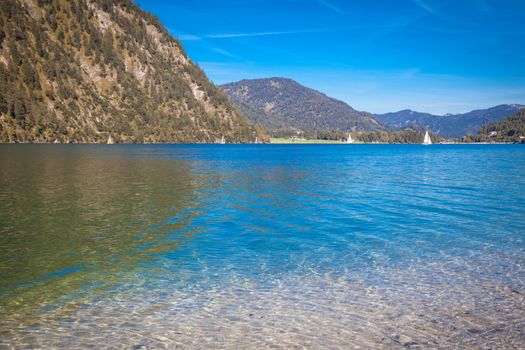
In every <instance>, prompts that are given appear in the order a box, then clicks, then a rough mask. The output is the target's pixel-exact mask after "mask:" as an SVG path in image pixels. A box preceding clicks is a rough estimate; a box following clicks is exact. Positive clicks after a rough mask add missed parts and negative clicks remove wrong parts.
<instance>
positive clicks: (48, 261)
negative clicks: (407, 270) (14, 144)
mask: <svg viewBox="0 0 525 350" xmlns="http://www.w3.org/2000/svg"><path fill="white" fill-rule="evenodd" d="M39 151H41V149H40V150H39ZM79 152H80V153H79ZM42 154H44V156H38V157H36V156H34V153H32V149H31V147H30V146H28V147H26V148H2V149H1V150H0V164H1V165H2V166H1V167H0V196H1V198H0V222H1V226H0V237H1V240H2V244H1V246H0V274H1V275H2V278H1V279H0V291H1V293H2V298H1V301H0V308H1V309H2V313H3V314H4V315H5V313H9V312H11V311H13V310H16V312H17V313H23V312H29V311H31V310H33V309H35V308H40V307H43V306H44V307H45V306H46V305H54V304H55V303H57V299H61V298H65V299H66V300H71V299H73V298H79V297H80V298H81V297H82V295H90V297H93V296H92V294H93V293H102V292H103V291H104V290H107V289H114V288H118V287H119V282H120V281H122V282H125V283H126V284H131V285H134V284H136V285H140V284H142V283H145V279H146V278H153V276H154V272H150V273H149V274H147V275H146V274H141V273H140V272H139V271H140V269H141V268H145V266H147V263H148V261H150V260H151V259H155V258H157V257H158V256H159V255H161V254H163V253H168V252H173V251H176V250H177V249H180V248H181V246H182V245H184V244H186V243H187V241H188V240H189V239H191V237H192V236H193V235H194V234H196V233H197V231H198V228H195V227H191V228H188V225H190V224H191V222H192V220H194V219H195V217H196V216H197V215H198V211H196V210H188V208H193V207H195V192H196V188H197V187H199V186H201V184H202V183H205V182H206V181H200V178H199V176H197V177H196V176H192V175H191V171H190V166H189V164H188V162H187V161H184V160H165V159H164V160H163V159H133V158H116V157H104V156H103V155H104V151H103V150H102V151H99V154H97V155H96V156H94V155H93V154H90V153H88V154H83V153H82V150H76V149H75V148H72V149H68V150H67V151H62V152H61V153H55V152H54V149H52V148H50V149H49V152H48V153H45V152H44V153H40V155H42ZM46 154H49V155H46ZM202 176H204V175H201V177H202ZM174 218H175V219H174ZM133 277H134V278H133ZM173 278H176V276H173Z"/></svg>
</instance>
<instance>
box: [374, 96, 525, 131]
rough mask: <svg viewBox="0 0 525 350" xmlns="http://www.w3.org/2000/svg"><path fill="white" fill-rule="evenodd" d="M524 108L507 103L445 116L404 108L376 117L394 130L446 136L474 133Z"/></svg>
mask: <svg viewBox="0 0 525 350" xmlns="http://www.w3.org/2000/svg"><path fill="white" fill-rule="evenodd" d="M522 108H525V106H524V105H518V104H510V105H509V104H505V105H499V106H496V107H492V108H488V109H479V110H475V111H471V112H468V113H463V114H447V115H444V116H440V115H433V114H429V113H421V112H415V111H411V110H403V111H399V112H394V113H386V114H376V115H375V116H374V117H375V118H376V119H377V120H378V121H379V122H380V123H382V124H383V125H385V126H386V127H387V128H389V129H393V130H402V129H406V128H409V127H411V128H415V129H428V130H430V131H431V132H432V133H434V134H437V135H440V136H444V137H462V136H465V135H474V134H476V133H477V132H478V130H479V129H480V127H481V126H483V125H485V124H488V123H492V122H497V121H499V120H501V119H503V118H505V117H508V116H510V115H512V114H514V113H516V112H518V111H519V110H521V109H522Z"/></svg>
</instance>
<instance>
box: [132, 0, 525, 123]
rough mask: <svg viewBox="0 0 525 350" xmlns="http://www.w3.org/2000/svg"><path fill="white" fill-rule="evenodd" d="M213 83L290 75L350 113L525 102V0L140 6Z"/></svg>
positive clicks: (164, 0) (295, 0) (200, 1)
mask: <svg viewBox="0 0 525 350" xmlns="http://www.w3.org/2000/svg"><path fill="white" fill-rule="evenodd" d="M137 3H138V4H139V5H140V6H141V7H142V8H144V9H145V10H147V11H149V12H152V13H154V14H155V15H157V16H158V17H159V18H160V20H161V21H162V22H163V23H164V25H165V26H166V27H167V28H168V29H169V30H170V32H171V33H172V34H173V35H174V36H176V37H178V38H179V39H180V40H181V41H182V43H183V45H184V47H185V49H186V51H187V52H188V54H189V56H190V57H191V58H192V60H193V61H195V62H197V63H198V64H199V65H200V66H201V68H203V70H204V71H205V72H206V74H207V75H208V77H209V78H210V79H211V80H212V81H214V82H215V83H216V84H223V83H227V82H231V81H237V80H241V79H253V78H264V77H275V76H279V77H289V78H292V79H295V80H297V81H298V82H300V83H301V84H304V85H306V86H308V87H311V88H314V89H316V90H320V91H322V92H324V93H326V94H327V95H329V96H332V97H335V98H338V99H340V100H343V101H345V102H348V103H349V104H350V105H352V106H353V107H354V108H356V109H359V110H366V111H369V112H373V113H383V112H389V111H397V110H401V109H405V108H409V109H414V110H418V111H423V112H431V113H437V114H444V113H457V112H465V111H469V110H472V109H477V108H486V107H491V106H494V105H497V104H502V103H521V104H525V24H523V22H525V1H523V0H450V1H448V0H382V1H381V0H376V1H371V0H349V1H337V0H224V1H216V0H215V1H213V0H176V1H168V0H155V1H153V0H137Z"/></svg>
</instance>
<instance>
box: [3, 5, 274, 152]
mask: <svg viewBox="0 0 525 350" xmlns="http://www.w3.org/2000/svg"><path fill="white" fill-rule="evenodd" d="M0 86H1V89H0V141H2V142H52V141H54V140H58V141H61V142H105V141H106V140H107V139H108V137H109V135H110V134H111V135H112V137H113V139H115V140H116V141H117V142H215V141H216V140H219V139H221V138H222V137H223V136H224V137H225V139H226V140H227V141H228V142H250V141H252V140H253V139H255V137H256V136H258V137H259V139H264V138H265V135H264V133H263V132H262V131H261V130H260V129H258V128H256V127H254V126H252V125H251V124H250V123H249V122H248V121H247V120H246V119H245V118H244V116H242V115H241V113H240V112H239V111H238V110H237V108H236V107H235V106H234V105H233V104H232V103H231V102H230V100H229V99H228V97H227V96H226V95H225V94H224V92H223V91H221V90H220V89H218V88H217V87H215V86H214V85H213V84H212V83H210V81H209V80H208V79H207V78H206V76H205V75H204V73H203V72H202V71H201V70H200V69H199V68H198V67H197V66H196V65H195V64H194V63H192V62H191V60H190V59H189V58H188V56H187V55H186V53H185V52H184V49H183V47H182V46H181V44H180V43H179V42H178V41H177V40H175V39H174V38H173V37H172V36H171V35H170V34H169V33H168V32H167V30H166V29H165V28H164V27H163V26H162V24H161V23H160V22H159V21H158V19H157V18H156V17H154V16H152V15H151V14H148V13H146V12H144V11H142V10H141V9H140V8H139V7H138V6H137V5H135V4H134V3H133V2H132V1H131V0H117V1H110V0H2V1H1V2H0Z"/></svg>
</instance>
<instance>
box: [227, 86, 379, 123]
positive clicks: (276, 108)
mask: <svg viewBox="0 0 525 350" xmlns="http://www.w3.org/2000/svg"><path fill="white" fill-rule="evenodd" d="M222 88H223V89H224V91H226V93H227V94H228V95H229V96H230V98H231V99H232V100H233V102H234V103H235V104H236V105H237V106H238V108H239V109H240V110H241V111H242V112H243V113H244V114H245V115H246V116H247V117H248V119H250V120H251V121H252V122H255V123H258V124H259V125H262V126H264V127H266V128H267V129H269V130H272V131H273V130H278V129H283V128H295V129H299V130H337V129H339V130H381V129H383V126H382V125H380V124H379V123H378V122H377V121H376V120H375V119H374V118H373V115H372V114H370V113H367V112H360V111H356V110H355V109H353V108H352V107H351V106H349V105H348V104H346V103H344V102H342V101H339V100H336V99H334V98H331V97H328V96H326V95H325V94H323V93H321V92H319V91H316V90H313V89H310V88H307V87H305V86H302V85H301V84H299V83H297V82H296V81H293V80H291V79H286V78H268V79H255V80H242V81H239V82H235V83H229V84H226V85H223V86H222Z"/></svg>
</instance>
